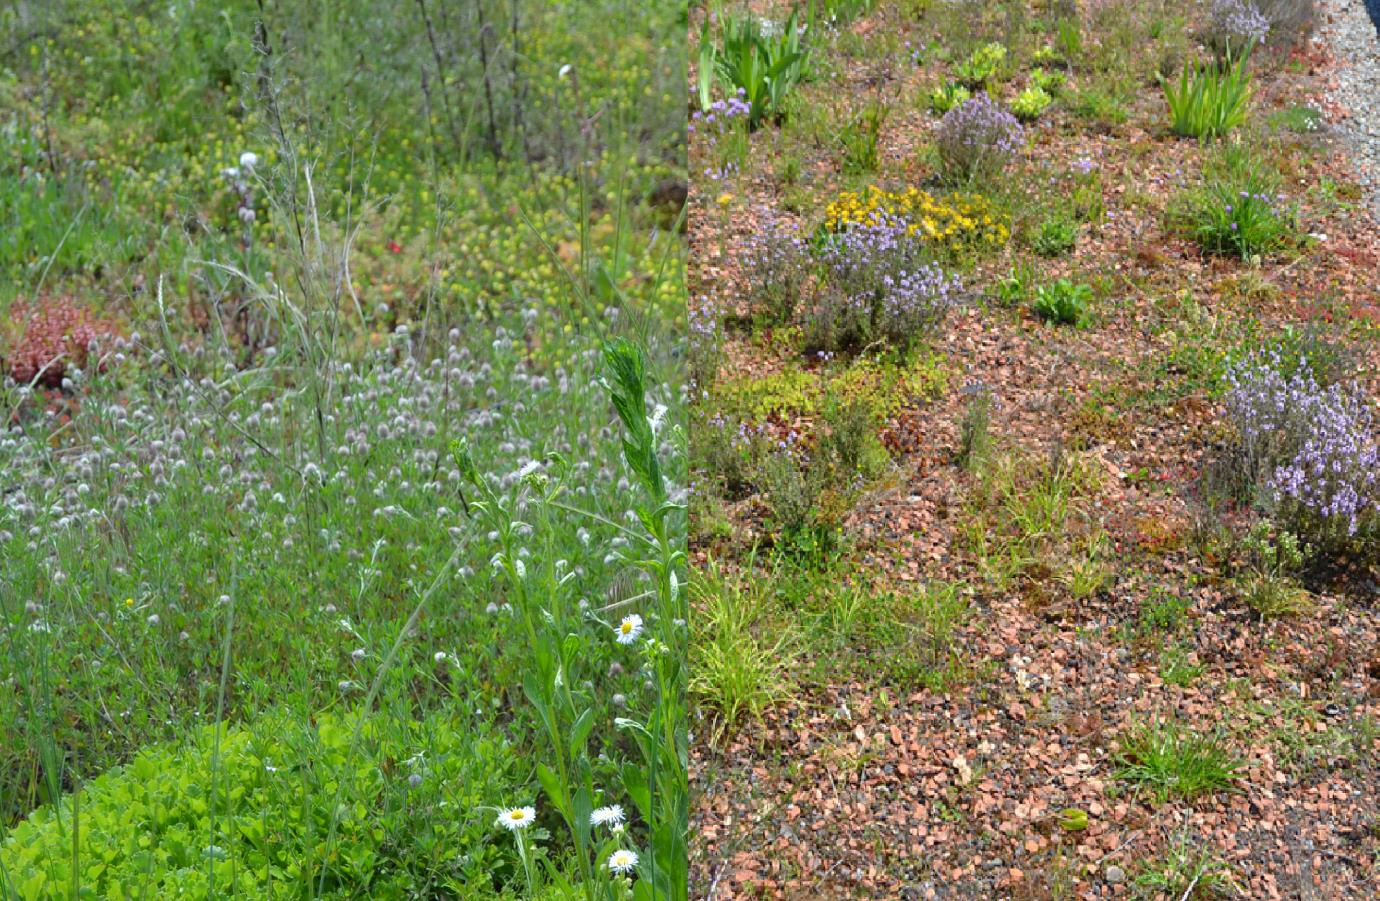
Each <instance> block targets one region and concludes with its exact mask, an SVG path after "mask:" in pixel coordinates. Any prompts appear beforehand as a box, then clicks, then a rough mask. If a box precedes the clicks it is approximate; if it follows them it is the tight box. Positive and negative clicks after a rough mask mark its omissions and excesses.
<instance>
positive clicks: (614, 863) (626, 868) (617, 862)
mask: <svg viewBox="0 0 1380 901" xmlns="http://www.w3.org/2000/svg"><path fill="white" fill-rule="evenodd" d="M635 866H637V852H636V851H629V850H628V849H627V848H619V849H618V850H617V851H614V852H613V853H612V854H610V855H609V871H610V872H613V873H631V872H632V870H633V867H635Z"/></svg>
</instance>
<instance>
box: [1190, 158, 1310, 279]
mask: <svg viewBox="0 0 1380 901" xmlns="http://www.w3.org/2000/svg"><path fill="white" fill-rule="evenodd" d="M1183 206H1184V212H1183V214H1182V217H1183V219H1184V222H1185V225H1186V226H1187V228H1188V230H1189V232H1190V233H1191V234H1192V236H1193V238H1194V240H1196V241H1197V242H1198V245H1199V246H1200V247H1202V248H1203V250H1205V251H1207V252H1208V253H1220V254H1230V255H1233V256H1239V257H1241V258H1242V259H1245V258H1248V257H1252V256H1256V255H1261V254H1267V253H1270V252H1272V251H1276V250H1279V249H1281V248H1284V247H1286V246H1288V245H1289V243H1290V242H1291V239H1292V238H1293V236H1294V235H1295V233H1296V232H1297V226H1296V225H1295V223H1296V221H1297V214H1296V212H1295V210H1294V208H1293V207H1292V206H1291V205H1289V204H1288V203H1287V202H1286V200H1285V199H1284V197H1283V196H1282V195H1280V194H1278V193H1276V183H1275V180H1274V179H1272V178H1270V177H1269V176H1268V175H1267V174H1265V173H1264V172H1263V171H1260V170H1255V171H1247V172H1242V173H1239V174H1236V175H1229V176H1227V177H1222V178H1214V179H1211V180H1210V181H1209V182H1208V183H1207V184H1205V185H1203V186H1202V187H1200V188H1193V189H1189V191H1188V192H1187V196H1186V198H1185V200H1184V201H1183Z"/></svg>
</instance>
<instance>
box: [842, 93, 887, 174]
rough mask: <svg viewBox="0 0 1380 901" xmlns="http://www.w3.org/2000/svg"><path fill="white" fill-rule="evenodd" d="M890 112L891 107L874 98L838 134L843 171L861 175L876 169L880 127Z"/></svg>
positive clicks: (880, 134)
mask: <svg viewBox="0 0 1380 901" xmlns="http://www.w3.org/2000/svg"><path fill="white" fill-rule="evenodd" d="M890 114H891V107H889V106H887V104H885V103H883V102H881V101H879V100H874V101H872V102H870V103H868V104H867V106H865V107H863V109H862V111H861V112H860V113H858V114H857V115H856V116H854V117H853V118H852V120H851V121H850V122H849V123H848V125H847V126H846V127H845V128H844V129H843V130H842V132H841V133H840V134H839V142H840V143H841V144H842V145H843V171H844V172H845V173H846V174H849V175H863V174H866V173H868V172H873V171H876V169H877V162H878V147H879V145H880V143H881V137H882V127H883V126H884V125H885V124H886V120H887V117H888V116H889V115H890Z"/></svg>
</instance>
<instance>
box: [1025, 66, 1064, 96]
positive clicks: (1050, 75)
mask: <svg viewBox="0 0 1380 901" xmlns="http://www.w3.org/2000/svg"><path fill="white" fill-rule="evenodd" d="M1067 80H1068V78H1067V76H1065V75H1064V73H1063V72H1058V71H1053V70H1050V69H1043V68H1040V67H1038V66H1037V67H1036V68H1034V69H1031V70H1030V83H1031V85H1033V86H1034V87H1037V88H1039V89H1040V90H1042V91H1045V92H1046V93H1048V94H1051V95H1057V94H1058V93H1059V92H1060V91H1062V90H1063V89H1064V84H1065V83H1066V82H1067Z"/></svg>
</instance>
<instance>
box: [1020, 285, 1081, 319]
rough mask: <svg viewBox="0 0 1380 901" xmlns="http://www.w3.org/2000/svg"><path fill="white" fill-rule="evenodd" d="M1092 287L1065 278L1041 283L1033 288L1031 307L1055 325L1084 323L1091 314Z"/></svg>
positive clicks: (1036, 313)
mask: <svg viewBox="0 0 1380 901" xmlns="http://www.w3.org/2000/svg"><path fill="white" fill-rule="evenodd" d="M1091 307H1092V288H1091V287H1089V286H1088V285H1085V284H1075V283H1074V282H1072V281H1071V280H1069V279H1067V278H1061V279H1059V280H1058V281H1056V282H1054V283H1052V284H1048V285H1041V286H1040V287H1039V288H1037V289H1036V290H1035V300H1034V301H1033V302H1032V304H1031V309H1033V310H1034V311H1035V315H1036V316H1039V317H1040V318H1041V319H1043V320H1044V321H1045V322H1052V323H1054V324H1055V325H1072V326H1075V327H1081V326H1083V325H1085V324H1086V323H1087V321H1088V319H1089V317H1090V315H1091Z"/></svg>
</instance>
